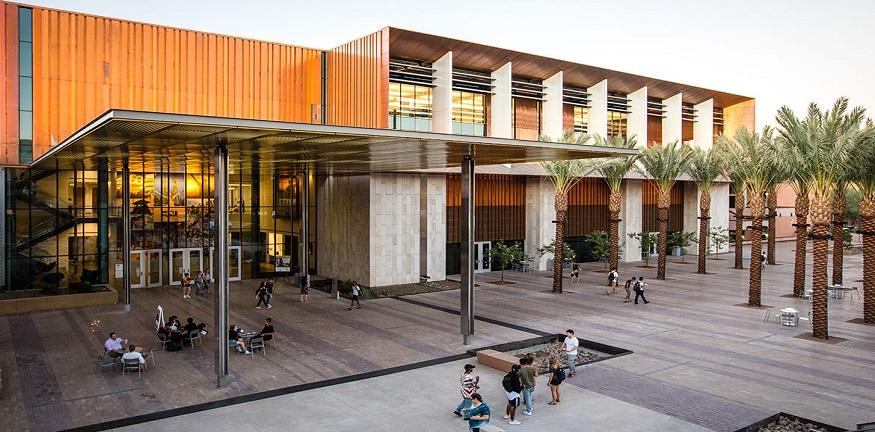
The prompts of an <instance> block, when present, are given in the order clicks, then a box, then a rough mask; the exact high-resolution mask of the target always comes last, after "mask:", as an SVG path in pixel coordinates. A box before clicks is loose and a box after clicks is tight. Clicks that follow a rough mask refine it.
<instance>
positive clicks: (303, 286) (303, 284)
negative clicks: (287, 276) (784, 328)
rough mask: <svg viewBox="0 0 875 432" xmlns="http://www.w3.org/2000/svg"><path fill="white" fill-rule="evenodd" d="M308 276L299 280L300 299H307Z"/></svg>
mask: <svg viewBox="0 0 875 432" xmlns="http://www.w3.org/2000/svg"><path fill="white" fill-rule="evenodd" d="M307 279H308V278H304V279H303V280H301V301H302V302H305V301H307V296H308V295H310V284H309V283H307Z"/></svg>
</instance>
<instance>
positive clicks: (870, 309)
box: [856, 124, 875, 324]
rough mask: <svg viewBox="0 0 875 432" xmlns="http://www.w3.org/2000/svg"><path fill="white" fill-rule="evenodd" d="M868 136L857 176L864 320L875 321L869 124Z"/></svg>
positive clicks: (874, 161) (874, 193)
mask: <svg viewBox="0 0 875 432" xmlns="http://www.w3.org/2000/svg"><path fill="white" fill-rule="evenodd" d="M866 131H867V135H868V137H866V138H864V140H861V141H860V143H861V144H863V145H859V146H857V148H858V149H859V153H858V154H859V156H861V157H860V160H861V163H859V164H858V165H857V167H858V168H859V170H858V171H857V172H858V176H857V178H856V185H857V188H858V189H859V190H860V195H861V197H860V219H861V230H860V231H858V232H859V233H861V234H862V235H863V322H865V323H868V324H875V130H873V126H872V125H871V124H868V125H867V127H866Z"/></svg>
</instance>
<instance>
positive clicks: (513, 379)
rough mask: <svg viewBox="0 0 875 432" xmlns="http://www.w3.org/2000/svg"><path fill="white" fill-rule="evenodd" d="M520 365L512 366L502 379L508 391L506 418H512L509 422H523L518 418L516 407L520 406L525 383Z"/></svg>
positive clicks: (502, 384)
mask: <svg viewBox="0 0 875 432" xmlns="http://www.w3.org/2000/svg"><path fill="white" fill-rule="evenodd" d="M519 370H520V365H513V366H511V367H510V372H508V373H507V375H505V376H504V378H502V379H501V386H502V387H504V391H505V392H507V408H506V409H505V410H504V418H505V419H510V421H509V422H507V424H512V425H518V424H522V422H520V421H519V420H517V419H516V408H517V407H518V406H520V392H522V391H523V383H522V381H520V375H519Z"/></svg>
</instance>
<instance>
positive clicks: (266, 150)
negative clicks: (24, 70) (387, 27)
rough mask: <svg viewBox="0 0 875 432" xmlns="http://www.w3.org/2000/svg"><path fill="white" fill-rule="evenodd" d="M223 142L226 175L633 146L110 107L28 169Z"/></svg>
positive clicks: (133, 160)
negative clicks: (566, 142)
mask: <svg viewBox="0 0 875 432" xmlns="http://www.w3.org/2000/svg"><path fill="white" fill-rule="evenodd" d="M221 143H223V144H225V146H226V147H227V149H228V155H229V159H230V167H229V170H230V171H231V172H232V173H251V172H252V171H253V170H255V169H258V170H260V171H264V170H273V171H276V172H290V171H295V170H300V169H301V168H302V167H304V166H310V167H312V168H314V169H315V170H316V171H317V172H320V173H327V174H358V173H369V172H401V171H409V170H423V169H432V168H448V167H458V166H460V165H461V162H462V159H463V158H464V157H465V156H467V155H473V157H474V161H475V163H477V164H478V165H493V164H515V163H523V162H534V161H550V160H566V159H585V158H593V157H610V156H621V155H631V154H635V153H637V150H628V149H614V148H607V147H597V146H590V145H577V144H560V143H547V142H538V141H523V140H512V139H502V138H488V137H475V136H464V135H452V134H438V133H425V132H407V131H396V130H388V129H367V128H355V127H347V126H328V125H314V124H307V123H290V122H279V121H265V120H250V119H236V118H224V117H208V116H197V115H185V114H169V113H155V112H143V111H127V110H110V111H107V112H106V113H104V114H103V115H102V116H100V117H98V118H97V119H95V120H93V121H92V122H90V123H89V124H88V125H86V126H84V127H83V128H82V129H80V130H78V131H77V132H76V133H74V134H73V135H71V136H70V137H69V138H67V139H66V140H64V141H63V142H62V143H60V144H58V145H57V146H55V147H53V148H52V150H51V151H49V152H48V153H46V154H45V155H43V156H41V157H40V158H39V159H37V160H36V161H34V162H33V163H32V164H31V165H30V168H31V169H33V170H37V171H41V170H59V169H80V170H95V169H106V168H108V167H119V166H121V163H122V161H123V159H125V158H127V159H128V160H129V163H130V165H131V166H137V167H140V168H139V169H144V170H147V171H153V170H154V171H164V170H168V169H169V170H171V171H173V170H180V169H181V168H182V167H186V169H187V170H189V171H192V170H197V169H198V167H202V168H203V169H208V168H207V167H208V166H209V165H210V164H211V163H212V161H213V157H214V156H213V153H214V150H215V148H216V146H217V145H218V144H221Z"/></svg>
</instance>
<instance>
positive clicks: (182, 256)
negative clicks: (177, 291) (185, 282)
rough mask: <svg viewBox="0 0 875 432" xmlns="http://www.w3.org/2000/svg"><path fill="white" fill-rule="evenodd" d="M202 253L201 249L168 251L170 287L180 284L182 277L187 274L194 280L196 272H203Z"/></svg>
mask: <svg viewBox="0 0 875 432" xmlns="http://www.w3.org/2000/svg"><path fill="white" fill-rule="evenodd" d="M203 268H204V267H203V251H202V249H201V248H180V249H170V271H169V272H168V273H169V278H168V279H169V283H170V285H179V284H180V283H182V277H183V276H184V275H185V274H186V273H188V275H189V277H191V278H192V279H194V276H195V275H197V272H199V271H201V270H203Z"/></svg>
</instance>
